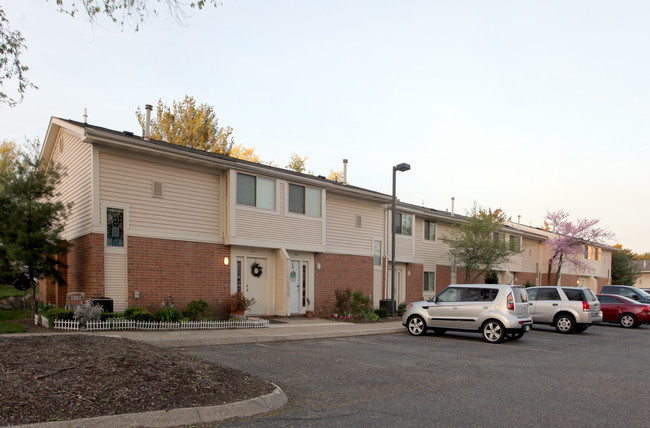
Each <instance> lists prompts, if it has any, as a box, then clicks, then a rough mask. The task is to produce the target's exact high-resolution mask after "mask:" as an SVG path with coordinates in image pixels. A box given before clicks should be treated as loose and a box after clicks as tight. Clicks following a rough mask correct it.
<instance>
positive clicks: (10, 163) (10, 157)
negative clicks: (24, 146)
mask: <svg viewBox="0 0 650 428" xmlns="http://www.w3.org/2000/svg"><path fill="white" fill-rule="evenodd" d="M19 159H20V150H19V148H18V146H17V145H16V143H14V142H13V141H7V140H3V141H2V143H1V144H0V176H2V177H7V176H11V174H13V173H14V172H15V171H16V165H17V164H18V160H19ZM0 190H2V183H1V182H0Z"/></svg>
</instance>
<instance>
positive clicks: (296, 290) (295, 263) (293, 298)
mask: <svg viewBox="0 0 650 428" xmlns="http://www.w3.org/2000/svg"><path fill="white" fill-rule="evenodd" d="M309 293H310V290H309V262H308V261H305V260H290V261H289V313H291V314H304V313H305V311H307V310H308V309H309V307H310V304H311V300H310V298H309Z"/></svg>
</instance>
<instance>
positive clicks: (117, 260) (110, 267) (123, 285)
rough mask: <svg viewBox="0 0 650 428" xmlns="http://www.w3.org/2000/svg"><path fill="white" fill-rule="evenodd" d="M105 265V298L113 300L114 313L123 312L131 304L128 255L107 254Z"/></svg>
mask: <svg viewBox="0 0 650 428" xmlns="http://www.w3.org/2000/svg"><path fill="white" fill-rule="evenodd" d="M104 264H105V266H104V268H105V276H104V280H105V290H104V291H105V296H106V297H110V298H111V299H113V311H114V312H122V311H124V310H126V308H127V307H128V304H129V297H128V296H129V294H128V279H127V278H128V274H127V268H126V267H127V255H126V254H125V253H119V254H118V253H106V254H105V255H104Z"/></svg>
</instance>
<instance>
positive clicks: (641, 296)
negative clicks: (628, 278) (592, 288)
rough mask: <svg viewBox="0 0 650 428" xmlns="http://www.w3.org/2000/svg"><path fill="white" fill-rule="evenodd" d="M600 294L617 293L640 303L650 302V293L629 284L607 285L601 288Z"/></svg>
mask: <svg viewBox="0 0 650 428" xmlns="http://www.w3.org/2000/svg"><path fill="white" fill-rule="evenodd" d="M600 294H616V295H617V296H623V297H628V298H630V299H632V300H636V301H637V302H639V303H647V304H650V294H648V293H646V292H645V291H643V290H641V289H640V288H636V287H631V286H629V285H606V286H604V287H603V289H602V290H600Z"/></svg>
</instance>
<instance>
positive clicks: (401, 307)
mask: <svg viewBox="0 0 650 428" xmlns="http://www.w3.org/2000/svg"><path fill="white" fill-rule="evenodd" d="M404 312H406V303H400V304H399V306H398V307H397V315H399V316H400V317H401V316H402V315H404Z"/></svg>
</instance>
